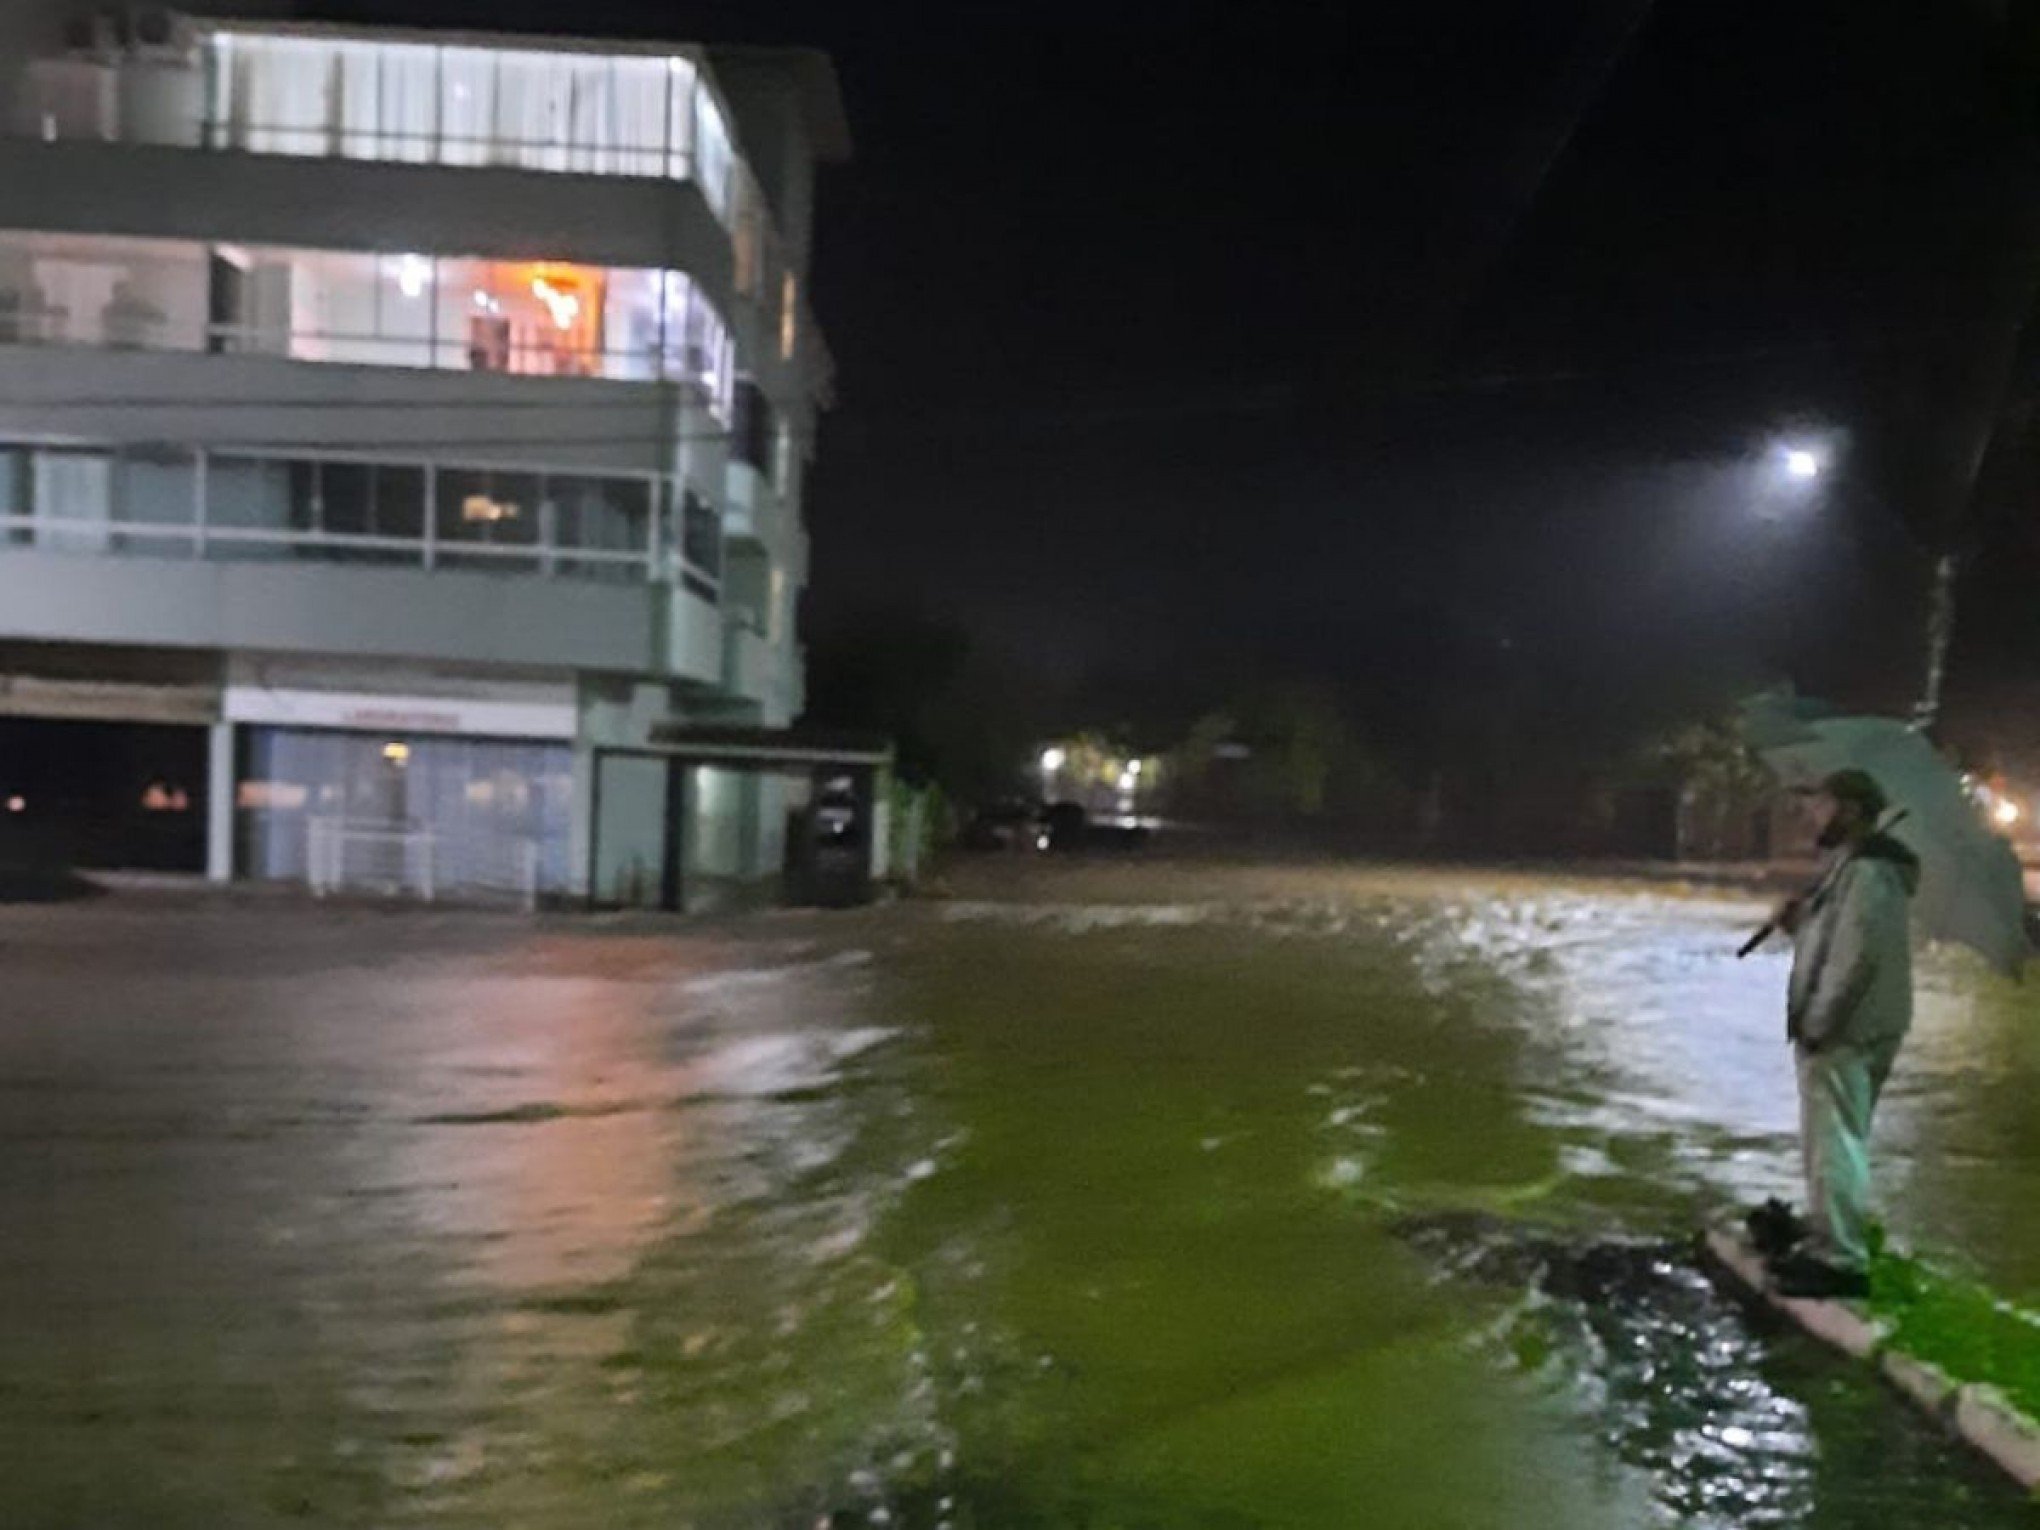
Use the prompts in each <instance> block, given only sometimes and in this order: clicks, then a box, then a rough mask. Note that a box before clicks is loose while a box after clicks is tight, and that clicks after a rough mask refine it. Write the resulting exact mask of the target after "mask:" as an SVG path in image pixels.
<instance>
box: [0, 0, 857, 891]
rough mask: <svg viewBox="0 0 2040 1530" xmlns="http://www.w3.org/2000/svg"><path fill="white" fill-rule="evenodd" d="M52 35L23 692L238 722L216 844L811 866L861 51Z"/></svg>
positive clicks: (296, 872)
mask: <svg viewBox="0 0 2040 1530" xmlns="http://www.w3.org/2000/svg"><path fill="white" fill-rule="evenodd" d="M39 41H40V42H41V43H42V46H40V47H25V48H22V49H19V50H18V51H16V52H15V53H13V54H10V55H9V56H8V57H6V58H5V59H4V60H0V109H4V110H5V111H6V112H8V113H9V114H10V115H11V118H12V120H11V121H10V122H8V123H7V124H6V127H7V129H8V132H9V136H8V137H6V138H5V139H4V140H0V191H4V195H0V674H4V676H5V678H4V680H0V711H4V712H5V713H7V714H9V715H11V716H13V717H15V718H22V717H41V718H51V719H59V718H66V719H76V718H96V719H101V720H108V721H132V722H153V723H159V724H164V723H167V724H173V725H178V726H184V727H189V728H194V729H203V730H205V732H204V738H205V754H204V758H205V760H206V761H207V767H206V772H205V774H206V780H205V782H204V783H202V784H201V785H198V786H196V787H195V788H194V789H193V790H192V791H191V792H190V793H189V794H188V795H186V794H184V793H182V792H181V790H180V792H179V794H178V795H177V797H176V800H177V801H178V802H184V801H190V802H191V803H192V804H193V806H192V811H193V812H195V813H202V814H203V817H204V821H205V830H206V832H205V835H204V845H205V850H204V865H205V870H206V872H207V873H208V874H209V875H210V876H212V877H214V878H219V879H224V878H228V877H258V878H276V879H307V878H308V879H310V880H311V881H313V882H314V883H315V884H318V885H331V884H336V883H347V882H351V881H357V880H364V879H366V880H370V881H385V882H389V883H392V884H400V885H405V886H413V887H419V888H425V887H430V888H432V889H434V890H446V889H454V890H464V891H480V890H487V889H500V890H504V891H521V892H523V893H524V894H525V895H527V896H529V895H531V894H532V893H534V892H536V893H537V894H540V895H544V894H549V893H550V894H570V895H581V894H585V895H588V896H591V897H592V898H594V899H596V900H597V901H601V902H611V903H634V902H658V901H662V900H663V901H667V902H672V901H675V899H676V893H675V889H676V884H677V883H678V882H679V881H681V880H682V879H694V880H695V881H697V882H700V883H708V882H719V881H723V880H726V879H730V878H738V879H741V878H744V877H750V876H759V877H762V876H767V875H772V874H776V873H777V871H778V870H779V867H780V863H781V859H782V845H781V840H782V839H783V836H784V834H785V832H786V829H785V825H786V823H787V812H786V809H787V808H788V806H789V805H790V804H793V803H796V802H797V801H798V799H799V796H800V794H801V793H802V792H803V791H805V790H807V789H808V787H807V784H806V783H807V782H808V780H809V777H810V775H811V774H812V772H811V769H810V767H812V766H813V765H815V764H816V763H817V761H818V760H819V759H820V757H819V756H817V757H815V758H812V759H811V758H810V757H809V754H808V753H803V752H802V751H801V750H800V749H798V748H796V747H795V746H794V745H793V744H792V743H790V742H784V743H782V737H781V735H779V734H777V733H776V732H775V731H774V730H780V729H784V728H785V727H786V725H788V724H789V723H791V722H792V721H793V720H794V719H795V718H796V717H797V716H798V714H799V713H800V711H801V707H802V662H801V649H800V646H799V642H798V639H797V636H796V632H795V608H796V603H797V600H798V597H799V594H800V591H801V589H802V587H803V584H804V582H805V580H806V577H807V548H808V540H807V536H806V532H805V529H804V522H803V516H802V484H803V480H804V478H805V476H806V473H807V470H808V466H809V462H810V456H811V449H812V443H813V440H814V434H815V422H816V417H817V412H818V410H819V409H820V408H821V407H822V406H823V405H824V404H825V403H826V401H827V397H828V390H829V360H828V355H827V352H826V350H825V349H824V347H823V343H822V337H821V334H820V332H819V331H818V330H817V328H816V326H815V323H814V319H813V317H812V315H811V313H810V312H809V309H808V306H807V302H806V285H807V283H806V277H807V269H808V257H809V251H810V246H811V225H812V209H813V186H814V179H815V167H816V165H817V164H818V162H826V161H830V160H834V159H839V158H842V157H843V156H844V155H846V154H847V152H848V139H847V131H846V129H845V126H844V122H843V116H842V108H841V103H840V100H839V98H838V94H837V90H836V86H835V82H834V76H833V72H832V71H831V69H830V66H829V64H828V61H827V60H826V59H825V58H824V57H822V56H821V55H819V54H816V53H811V52H805V51H787V50H768V49H728V50H725V49H719V48H716V49H704V48H699V47H691V46H686V45H680V44H662V45H657V46H650V45H638V44H624V43H617V42H595V41H582V40H576V39H571V38H557V37H531V36H499V35H473V34H465V33H461V34H455V33H439V32H407V31H391V30H361V29H353V28H342V27H327V26H318V25H301V24H289V25H280V24H260V23H243V22H235V21H224V20H210V19H198V18H195V17H187V16H182V15H177V14H172V13H166V12H162V11H154V10H149V11H129V12H126V13H124V14H121V15H110V14H105V13H97V12H94V11H90V10H85V11H80V12H78V13H77V14H76V15H75V16H73V17H71V18H70V19H68V20H67V21H63V22H62V24H61V30H59V31H54V32H53V33H52V34H51V35H50V36H48V37H45V38H43V39H40V40H39ZM51 726H52V727H57V726H61V725H60V724H58V723H55V722H52V724H51ZM786 737H789V738H790V737H791V736H786ZM689 741H692V744H690V743H689ZM676 751H677V753H676ZM810 753H811V752H810ZM676 759H678V761H679V763H678V764H676V763H675V762H676ZM851 763H855V762H851ZM0 767H4V762H0ZM767 767H771V768H770V769H768V768H767ZM775 771H777V772H779V773H777V774H775V773H774V772H775ZM788 772H791V774H788ZM6 805H8V806H26V807H28V808H29V809H31V810H32V808H33V806H34V805H33V804H25V805H24V804H17V803H8V804H6Z"/></svg>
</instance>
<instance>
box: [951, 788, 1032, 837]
mask: <svg viewBox="0 0 2040 1530" xmlns="http://www.w3.org/2000/svg"><path fill="white" fill-rule="evenodd" d="M1040 837H1041V807H1040V805H1039V804H1038V803H1033V802H1027V801H1024V800H1023V799H1021V798H1018V797H1007V798H1003V799H1001V800H1000V801H998V802H991V803H987V804H986V805H985V806H983V807H981V808H979V809H978V810H977V811H976V812H975V813H973V814H971V816H970V821H969V822H968V823H966V824H965V825H964V826H963V848H964V849H966V850H1033V849H1037V848H1039V847H1038V845H1037V843H1036V842H1037V841H1038V840H1039V839H1040Z"/></svg>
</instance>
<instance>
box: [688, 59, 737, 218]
mask: <svg viewBox="0 0 2040 1530" xmlns="http://www.w3.org/2000/svg"><path fill="white" fill-rule="evenodd" d="M694 158H695V164H694V178H695V180H697V181H698V182H700V184H701V195H702V197H703V198H704V199H705V200H706V201H707V202H708V206H709V210H710V211H711V212H713V213H714V214H715V215H716V217H718V218H721V219H723V220H724V221H728V219H729V215H730V170H731V166H732V165H733V163H734V162H735V159H736V156H735V155H734V154H733V153H732V152H731V150H730V130H729V126H728V124H726V123H725V122H724V121H723V114H722V107H721V106H720V105H718V104H717V102H716V99H715V97H714V95H712V94H711V93H710V92H709V89H708V87H707V86H706V85H703V84H699V83H697V84H696V85H695V87H694Z"/></svg>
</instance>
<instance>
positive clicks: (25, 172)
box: [0, 138, 734, 312]
mask: <svg viewBox="0 0 2040 1530" xmlns="http://www.w3.org/2000/svg"><path fill="white" fill-rule="evenodd" d="M0 185H4V186H5V187H6V188H7V204H6V209H5V213H4V220H5V223H6V226H7V227H9V228H18V229H40V230H43V231H46V232H52V233H55V232H70V233H103V234H134V235H141V236H150V237H157V238H166V239H194V240H201V241H217V240H238V241H243V242H246V243H249V244H271V245H286V246H303V247H309V248H316V249H333V250H381V251H387V252H391V253H397V252H402V251H407V250H415V251H418V252H420V253H422V254H444V255H488V256H496V257H500V258H505V259H525V260H567V261H582V262H586V263H589V264H593V265H604V266H619V267H645V268H652V269H660V268H664V269H670V270H677V271H685V272H687V273H688V274H689V275H690V276H692V277H693V278H694V279H695V280H697V281H699V282H700V283H702V285H703V286H704V287H705V288H706V289H707V291H708V293H709V296H710V297H711V298H712V299H713V300H714V301H715V303H716V305H717V306H718V307H719V308H721V309H722V310H723V311H724V312H728V311H729V309H730V307H731V303H732V299H733V296H734V289H733V277H734V269H733V257H732V252H731V248H730V239H729V235H728V233H727V232H726V231H725V230H724V228H723V226H722V225H721V224H720V223H719V222H718V221H717V220H716V217H715V214H714V213H713V212H712V211H711V210H710V209H709V206H708V204H707V203H706V202H705V201H704V200H703V199H702V195H701V192H700V189H699V188H698V187H696V186H694V185H693V184H691V183H680V182H671V181H640V180H626V179H620V178H617V177H605V176H592V175H553V174H546V173H543V172H538V171H529V170H517V169H509V168H501V167H495V166H441V165H412V164H379V163H372V162H367V161H361V160H348V159H298V158H292V157H289V156H285V155H271V154H249V153H237V152H232V151H210V150H205V149H185V148H174V147H164V146H160V145H153V144H118V143H113V144H108V143H66V142H59V143H39V142H35V141H32V140H29V139H6V138H0Z"/></svg>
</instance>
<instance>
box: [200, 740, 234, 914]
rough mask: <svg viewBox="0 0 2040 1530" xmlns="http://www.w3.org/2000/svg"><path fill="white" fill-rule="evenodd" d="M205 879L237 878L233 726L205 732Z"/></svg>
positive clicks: (218, 880) (228, 880) (229, 880)
mask: <svg viewBox="0 0 2040 1530" xmlns="http://www.w3.org/2000/svg"><path fill="white" fill-rule="evenodd" d="M205 764H206V779H205V879H206V880H207V881H208V882H231V881H232V880H233V879H234V725H233V724H232V723H230V722H216V723H214V724H213V725H212V726H211V727H209V728H208V729H206V754H205Z"/></svg>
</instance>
